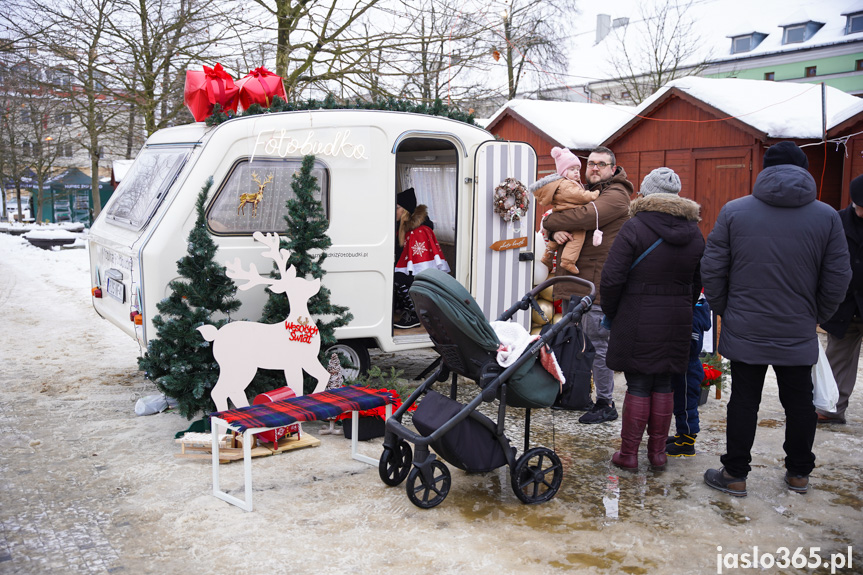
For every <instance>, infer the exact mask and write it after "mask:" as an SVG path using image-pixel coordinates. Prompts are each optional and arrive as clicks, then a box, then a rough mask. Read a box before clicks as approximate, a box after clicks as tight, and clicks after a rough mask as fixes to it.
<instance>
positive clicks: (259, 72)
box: [217, 64, 275, 78]
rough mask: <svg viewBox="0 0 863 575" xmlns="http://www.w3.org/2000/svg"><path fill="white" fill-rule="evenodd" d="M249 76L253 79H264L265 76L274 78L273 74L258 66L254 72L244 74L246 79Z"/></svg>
mask: <svg viewBox="0 0 863 575" xmlns="http://www.w3.org/2000/svg"><path fill="white" fill-rule="evenodd" d="M217 65H218V64H217ZM249 76H252V77H254V78H266V77H267V76H275V74H273V73H272V72H270V71H269V70H267V69H266V68H264V67H263V66H259V67H257V68H255V69H254V70H249V73H248V74H246V77H247V78H248V77H249Z"/></svg>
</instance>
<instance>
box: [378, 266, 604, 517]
mask: <svg viewBox="0 0 863 575" xmlns="http://www.w3.org/2000/svg"><path fill="white" fill-rule="evenodd" d="M560 282H574V283H579V284H582V285H584V286H586V287H588V288H589V289H590V295H588V296H585V297H584V298H582V300H581V301H580V302H578V303H577V304H575V305H573V306H571V307H570V309H569V310H568V312H567V313H566V314H565V315H564V317H563V318H561V320H560V321H558V323H556V324H555V325H554V326H552V328H551V329H550V330H548V331H547V332H546V333H545V334H542V335H541V336H540V338H539V339H538V340H536V341H533V342H531V343H530V344H529V345H528V347H527V349H526V350H525V351H524V352H523V353H522V354H521V355H520V356H519V357H518V358H517V359H516V360H515V362H514V363H512V364H511V365H509V366H508V367H506V368H504V367H502V366H501V365H499V364H498V363H497V351H498V348H499V346H500V341H499V339H498V337H497V334H496V333H495V331H494V329H492V326H491V324H490V323H489V322H488V320H487V319H486V318H485V316H484V315H483V314H482V311H481V310H480V308H479V306H478V305H477V303H476V301H474V299H473V297H471V295H470V293H469V292H468V291H467V290H466V289H465V288H464V287H463V286H462V285H461V284H459V283H458V282H457V281H456V280H455V279H453V278H452V277H451V276H449V275H447V274H445V273H443V272H441V271H439V270H436V269H430V270H426V271H423V272H421V273H420V274H419V275H417V277H416V279H415V280H414V282H413V285H412V286H411V288H410V296H411V299H412V300H413V303H414V307H415V308H416V312H417V315H418V317H419V319H420V322H421V323H422V325H423V327H424V328H425V330H426V331H427V332H428V334H429V336H430V337H431V340H432V342H433V343H434V347H435V350H437V352H438V353H439V354H440V355H441V361H442V365H441V366H440V367H439V368H438V370H437V371H436V372H435V373H434V374H432V375H431V376H430V377H429V378H428V379H426V380H425V381H424V382H423V383H422V384H421V385H420V386H419V387H418V388H417V389H416V391H414V393H413V394H411V396H410V397H409V398H408V399H407V400H406V401H405V402H404V403H403V404H402V406H401V407H400V408H399V409H398V410H397V411H396V413H395V414H393V417H392V418H390V419H389V420H388V421H387V424H386V429H387V432H386V435H385V437H384V450H383V453H382V454H381V459H380V465H379V473H380V476H381V479H382V480H383V481H384V483H386V484H387V485H391V486H395V485H399V484H400V483H402V482H403V481H404V480H405V479H407V484H406V490H407V494H408V498H409V499H410V500H411V502H412V503H414V504H415V505H417V506H418V507H422V508H431V507H434V506H436V505H439V504H440V503H441V502H442V501H443V500H444V498H445V497H446V496H447V494H448V492H449V486H450V483H451V479H450V473H449V470H448V468H447V466H446V465H444V464H443V463H442V462H441V461H440V460H438V459H437V457H436V455H435V454H432V453H431V452H430V448H431V449H434V451H435V452H436V454H437V456H439V457H440V458H441V459H443V460H444V461H446V462H448V463H450V464H451V465H453V466H455V467H457V468H459V469H463V470H465V471H469V472H484V471H491V470H493V469H497V468H498V467H501V466H503V465H508V466H509V468H510V479H511V483H512V488H513V491H514V492H515V494H516V496H517V497H518V498H519V499H520V500H521V501H523V502H524V503H541V502H544V501H548V500H549V499H551V498H552V497H554V495H555V494H556V493H557V490H558V489H559V487H560V484H561V481H562V479H563V467H562V465H561V462H560V458H559V457H558V456H557V454H556V453H554V451H553V450H551V449H548V448H546V447H535V448H532V449H529V437H530V409H531V408H543V407H549V406H551V405H552V404H553V403H554V401H555V399H556V397H557V395H558V392H559V389H560V385H559V383H558V381H557V380H556V379H555V378H554V377H552V375H551V374H549V373H548V372H547V371H546V370H545V368H543V367H542V365H541V364H540V363H539V361H538V360H537V357H538V354H539V351H540V349H541V348H542V347H543V346H544V345H546V344H547V343H549V342H550V341H552V339H553V338H554V337H555V336H556V335H557V334H558V333H559V332H560V331H561V330H563V329H564V328H565V327H566V326H567V325H569V324H571V323H577V322H579V321H580V320H581V317H582V315H583V314H584V313H585V312H586V311H587V310H588V309H590V306H591V305H592V303H593V295H594V286H593V284H591V283H590V282H587V281H585V280H582V279H580V278H576V277H572V276H567V277H555V278H552V279H550V280H547V281H545V282H543V283H542V284H540V285H539V286H537V287H535V288H534V289H533V290H531V291H530V292H528V293H527V294H525V295H524V296H523V297H522V298H521V300H519V301H517V302H515V303H514V304H513V305H512V306H511V307H510V308H509V309H508V310H506V311H505V312H504V313H503V314H502V315H501V316H500V318H498V319H499V321H507V320H509V319H511V318H512V316H513V315H515V313H516V312H518V311H519V310H527V309H529V308H530V307H534V308H535V309H538V305H537V304H536V299H535V297H536V295H537V294H538V293H539V292H541V291H542V290H544V289H545V288H547V287H548V286H550V285H552V284H555V283H560ZM450 372H453V383H452V388H451V394H450V395H451V397H450V398H447V397H445V396H443V395H441V394H439V393H436V392H434V391H432V390H431V387H432V386H433V385H434V383H435V381H444V380H445V379H446V377H447V375H448V374H449V373H450ZM456 375H461V376H463V377H465V378H467V379H471V380H473V381H475V382H476V383H477V384H478V385H479V387H480V391H479V393H478V394H477V395H476V396H475V397H474V398H473V399H472V400H471V401H469V402H468V403H467V404H462V403H459V402H457V401H456V400H455V395H456V393H455V392H456V380H457V379H456ZM421 397H422V398H423V399H422V401H421V402H419V404H418V405H417V410H416V412H415V413H414V416H413V422H414V426H415V427H416V429H417V431H418V433H417V432H414V431H413V430H411V429H408V428H407V427H405V426H404V425H403V424H402V417H403V415H404V413H405V412H406V411H407V409H408V408H409V407H410V406H412V405H414V404H415V403H417V401H418V400H419V399H420V398H421ZM495 399H497V400H498V402H499V403H498V409H497V421H496V422H495V421H492V420H491V419H490V418H488V417H486V416H485V415H483V414H481V413H479V412H477V411H476V409H477V407H478V406H479V405H480V404H481V403H483V402H491V401H494V400H495ZM508 406H509V407H524V408H526V411H525V433H524V436H525V448H524V449H525V452H524V453H523V454H522V456H521V457H519V458H516V453H517V451H516V449H515V448H514V447H512V446H511V445H510V441H509V439H507V437H506V436H505V435H504V420H505V416H506V408H507V407H508ZM410 443H413V444H414V446H415V448H416V452H415V453H413V452H412V450H411V447H410Z"/></svg>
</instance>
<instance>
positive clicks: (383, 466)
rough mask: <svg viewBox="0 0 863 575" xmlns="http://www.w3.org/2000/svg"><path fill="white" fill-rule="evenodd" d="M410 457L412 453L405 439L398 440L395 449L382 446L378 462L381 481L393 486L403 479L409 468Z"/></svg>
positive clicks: (411, 457)
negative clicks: (382, 450)
mask: <svg viewBox="0 0 863 575" xmlns="http://www.w3.org/2000/svg"><path fill="white" fill-rule="evenodd" d="M412 459H413V453H412V452H411V446H410V444H408V442H407V441H404V440H400V441H399V442H398V445H397V446H396V448H395V451H393V450H392V449H390V448H389V447H386V448H384V452H383V453H382V454H381V462H380V463H379V464H378V474H379V475H380V476H381V481H383V482H384V483H386V484H387V485H389V486H390V487H395V486H396V485H398V484H399V483H401V482H402V481H404V480H405V477H407V476H408V472H410V470H411V460H412Z"/></svg>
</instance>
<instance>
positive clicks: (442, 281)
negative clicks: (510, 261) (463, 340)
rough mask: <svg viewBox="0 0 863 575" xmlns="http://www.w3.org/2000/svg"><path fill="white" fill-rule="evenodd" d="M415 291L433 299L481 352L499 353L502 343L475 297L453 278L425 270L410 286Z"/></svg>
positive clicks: (435, 271)
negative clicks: (498, 349)
mask: <svg viewBox="0 0 863 575" xmlns="http://www.w3.org/2000/svg"><path fill="white" fill-rule="evenodd" d="M414 290H416V291H419V292H420V293H423V292H425V293H426V295H429V296H431V297H433V298H434V300H435V302H436V303H437V305H438V307H440V309H441V311H442V312H443V313H444V314H446V315H447V316H448V317H449V318H451V319H452V320H453V321H454V322H456V323H457V324H458V325H459V327H460V328H461V329H462V331H463V332H464V335H466V336H467V337H469V338H470V339H471V340H472V341H473V342H475V343H476V344H477V345H478V346H480V347H481V348H482V349H485V350H487V351H496V350H497V348H498V346H499V345H500V340H499V339H498V338H497V334H495V333H494V330H493V329H492V327H491V324H489V322H488V320H487V319H486V317H485V316H484V315H483V313H482V310H481V309H480V307H479V305H478V304H477V303H476V300H474V299H473V296H471V295H470V293H469V292H468V291H467V290H466V289H465V288H464V286H463V285H461V284H460V283H458V282H457V281H456V280H455V279H454V278H453V277H452V276H450V275H449V274H447V273H444V272H442V271H440V270H438V269H434V268H431V269H427V270H423V271H422V272H420V273H419V274H418V275H417V277H416V279H415V280H414V283H413V285H412V286H411V291H414Z"/></svg>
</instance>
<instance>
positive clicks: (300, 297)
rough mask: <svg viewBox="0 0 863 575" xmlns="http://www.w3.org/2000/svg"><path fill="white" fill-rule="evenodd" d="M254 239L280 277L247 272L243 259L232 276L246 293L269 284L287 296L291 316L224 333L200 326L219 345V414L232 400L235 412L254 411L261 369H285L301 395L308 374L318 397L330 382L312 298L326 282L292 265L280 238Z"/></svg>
mask: <svg viewBox="0 0 863 575" xmlns="http://www.w3.org/2000/svg"><path fill="white" fill-rule="evenodd" d="M252 237H253V238H254V239H255V241H258V242H260V243H262V244H264V245H265V246H266V247H267V248H269V249H268V250H266V251H265V252H264V254H263V255H264V257H266V258H269V259H272V260H273V262H275V266H276V269H277V271H278V277H273V276H274V274H270V275H269V277H264V276H261V275H260V274H259V273H258V270H257V268H256V267H255V264H249V268H248V269H244V268H243V265H242V263H241V262H240V258H235V259H234V261H233V262H227V263H226V264H225V265H226V267H227V270H228V271H227V275H228V277H230V278H233V279H235V280H242V281H245V282H246V283H243V284H240V285H239V286H238V287H239V288H240V289H241V290H248V289H251V288H252V287H255V286H259V285H264V286H266V287H267V288H268V289H269V290H270V293H271V294H279V295H281V294H284V295H285V296H287V297H286V298H282V299H286V300H287V301H288V302H289V304H288V306H287V307H288V308H289V309H290V311H289V313H288V314H287V315H286V316H282V317H281V318H280V320H279V322H278V323H269V324H267V323H258V322H252V321H235V322H231V323H228V324H225V325H223V326H222V327H218V328H217V327H216V326H213V325H202V326H200V327H198V331H199V332H201V336H202V337H203V338H204V339H205V340H207V341H212V342H213V357H215V358H216V361H217V362H219V381H217V382H216V385H215V387H213V390H212V392H211V396H212V398H213V402H214V403H215V404H216V408H217V409H218V410H219V411H226V410H227V409H228V400H229V399H230V400H231V401H232V402H233V404H234V407H235V408H239V407H248V406H249V400H248V398H247V396H246V393H245V391H246V387H248V385H249V384H250V383H251V382H252V379H253V378H254V377H255V374H256V373H257V371H258V369H260V368H267V369H271V370H280V371H281V372H282V373H283V375H284V380H285V382H286V383H287V384H288V386H289V387H290V388H291V389H292V390H293V391H294V394H295V395H297V396H300V395H303V371H304V370H305V372H306V373H308V374H309V375H311V376H312V377H313V378H314V379H315V382H316V383H315V384H314V392H319V391H323V390H324V387H325V386H326V385H327V381H329V378H330V374H329V373H328V372H327V370H326V369H324V366H323V365H322V364H321V362H320V361H319V359H318V353H319V352H320V348H321V336H320V333H318V328H317V326H316V325H315V324H314V322H313V321H312V320H311V316H312V313H311V312H310V311H309V309H308V301H309V298H311V297H312V296H314V295H315V294H317V293H318V290H319V289H321V280H320V279H311V280H307V279H306V278H305V277H303V276H302V275H300V274H299V273H298V270H297V269H296V267H293V266H290V265H289V264H288V261H289V259H290V257H291V254H290V252H289V251H288V250H285V249H280V248H279V244H280V240H279V236H277V235H276V234H266V235H264V234H262V233H261V232H255V233H254V234H252Z"/></svg>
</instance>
